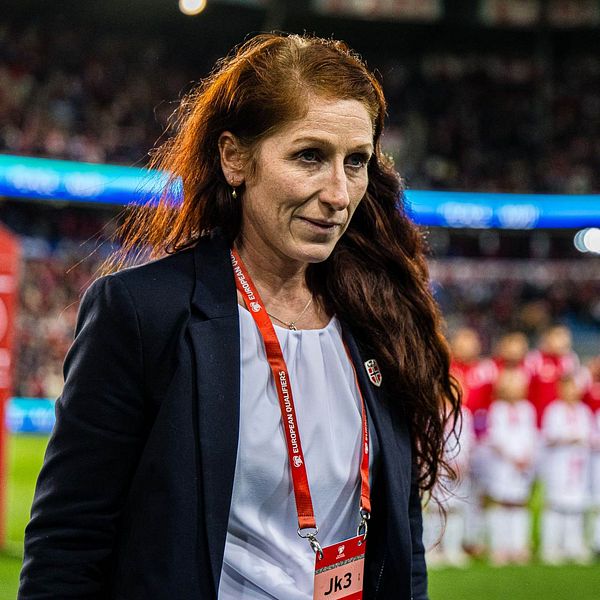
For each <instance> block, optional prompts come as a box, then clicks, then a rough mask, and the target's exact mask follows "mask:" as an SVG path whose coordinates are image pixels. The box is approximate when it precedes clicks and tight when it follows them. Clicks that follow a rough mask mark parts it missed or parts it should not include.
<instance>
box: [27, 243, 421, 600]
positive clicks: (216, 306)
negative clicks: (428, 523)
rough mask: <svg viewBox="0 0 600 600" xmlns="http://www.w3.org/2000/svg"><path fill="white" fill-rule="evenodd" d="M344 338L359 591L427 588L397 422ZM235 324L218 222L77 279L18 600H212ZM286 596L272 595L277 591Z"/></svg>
mask: <svg viewBox="0 0 600 600" xmlns="http://www.w3.org/2000/svg"><path fill="white" fill-rule="evenodd" d="M342 325H343V331H344V337H345V340H346V342H347V344H348V346H349V349H350V353H351V355H352V359H353V361H354V364H355V365H357V373H358V377H359V384H360V386H361V390H362V392H363V395H364V397H365V401H366V403H367V407H368V410H369V415H370V419H371V424H370V425H371V427H374V429H375V434H376V435H377V437H378V440H379V444H380V449H381V450H380V455H379V462H380V464H379V465H378V468H377V471H376V473H375V476H374V481H373V488H372V509H373V512H372V519H371V522H370V525H369V543H368V545H367V557H366V565H365V596H364V597H365V599H367V600H368V599H373V598H379V599H387V598H390V599H400V600H409V599H411V598H413V599H414V600H426V599H427V575H426V569H425V560H424V551H423V544H422V520H421V506H420V500H419V495H418V490H417V487H416V485H415V483H414V467H413V462H412V459H411V444H410V437H409V430H408V426H407V422H406V419H405V418H404V417H403V416H402V412H401V410H398V408H397V406H398V405H399V402H398V399H394V402H393V403H394V404H395V405H396V408H394V409H392V408H391V406H390V404H392V403H391V402H388V396H392V395H393V390H387V389H386V387H385V381H384V382H383V384H382V386H381V388H376V387H375V386H374V385H372V384H371V383H370V382H369V380H368V378H367V376H366V372H365V370H364V369H363V368H362V364H363V361H364V360H367V359H369V358H372V357H371V356H361V350H360V349H359V347H358V346H357V344H356V342H355V340H354V339H353V337H352V335H351V333H350V328H349V327H348V326H347V325H344V324H342ZM239 373H240V334H239V322H238V306H237V298H236V289H235V282H234V277H233V271H232V268H231V263H230V258H229V249H228V247H227V244H226V242H225V241H224V240H223V238H222V237H220V236H219V235H214V236H212V237H206V238H202V239H201V240H200V241H199V242H198V243H197V244H196V245H195V246H194V247H192V248H188V249H185V250H182V251H180V252H177V253H175V254H173V255H170V256H167V257H164V258H161V259H158V260H155V261H153V262H150V263H146V264H144V265H141V266H136V267H131V268H128V269H124V270H122V271H119V272H117V273H114V274H111V275H108V276H105V277H101V278H99V279H97V280H96V281H95V282H94V283H93V284H92V285H91V286H90V287H89V288H88V289H87V291H86V292H85V294H84V296H83V298H82V301H81V304H80V308H79V314H78V319H77V327H76V332H75V340H74V342H73V344H72V346H71V348H70V349H69V352H68V353H67V356H66V358H65V362H64V375H65V385H64V389H63V392H62V394H61V395H60V397H59V398H58V400H57V402H56V417H57V420H56V425H55V427H54V430H53V433H52V436H51V438H50V441H49V444H48V449H47V451H46V456H45V459H44V465H43V467H42V470H41V473H40V476H39V479H38V482H37V487H36V491H35V498H34V502H33V507H32V511H31V521H30V523H29V525H28V526H27V529H26V533H25V557H24V563H23V569H22V573H21V583H20V589H19V595H18V598H19V599H20V600H42V599H44V600H57V599H58V598H60V599H61V600H67V599H71V598H72V599H77V600H84V599H85V600H87V599H96V600H100V599H102V600H107V599H111V600H192V599H193V600H204V599H216V597H217V590H218V587H219V577H220V573H221V565H222V561H223V552H224V548H225V537H226V532H227V522H228V516H229V506H230V501H231V493H232V488H233V478H234V472H235V463H236V454H237V443H238V425H239V423H238V421H239V399H240V376H239ZM283 600H285V599H283Z"/></svg>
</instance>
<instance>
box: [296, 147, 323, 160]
mask: <svg viewBox="0 0 600 600" xmlns="http://www.w3.org/2000/svg"><path fill="white" fill-rule="evenodd" d="M299 156H300V158H301V159H302V160H305V161H307V162H317V160H319V154H318V152H317V151H316V150H303V151H302V152H300V154H299Z"/></svg>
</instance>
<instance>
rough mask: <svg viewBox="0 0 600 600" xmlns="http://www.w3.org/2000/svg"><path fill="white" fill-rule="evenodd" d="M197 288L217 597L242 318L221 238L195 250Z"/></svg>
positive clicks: (197, 345) (201, 417)
mask: <svg viewBox="0 0 600 600" xmlns="http://www.w3.org/2000/svg"><path fill="white" fill-rule="evenodd" d="M194 260H195V267H196V284H195V289H194V295H193V298H192V307H193V309H195V311H196V312H193V313H192V314H193V316H192V320H191V322H190V325H189V331H190V335H191V342H192V347H193V350H194V354H195V365H196V377H197V380H196V389H197V394H198V398H197V402H198V405H197V414H198V432H199V448H200V464H201V467H202V468H201V477H202V485H201V486H200V488H199V489H201V490H202V493H203V502H204V511H203V512H204V516H205V519H206V523H205V527H206V534H207V543H208V552H209V556H210V563H211V571H212V577H213V580H214V586H215V593H217V592H218V586H219V579H220V575H221V568H222V564H223V554H224V550H225V540H226V535H227V525H228V520H229V508H230V503H231V495H232V491H233V480H234V475H235V464H236V457H237V447H238V435H239V413H240V411H239V403H240V340H239V315H238V309H237V296H236V288H235V282H234V279H233V271H232V269H231V262H230V259H229V248H228V247H227V244H226V242H225V240H224V239H222V238H220V237H215V238H209V239H204V238H203V239H201V240H200V241H199V242H198V244H197V246H196V248H195V251H194Z"/></svg>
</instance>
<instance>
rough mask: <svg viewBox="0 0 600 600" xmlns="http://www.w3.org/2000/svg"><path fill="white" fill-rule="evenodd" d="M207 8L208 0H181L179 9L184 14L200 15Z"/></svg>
mask: <svg viewBox="0 0 600 600" xmlns="http://www.w3.org/2000/svg"><path fill="white" fill-rule="evenodd" d="M205 8H206V0H179V10H180V11H181V12H182V13H183V14H184V15H190V16H191V15H199V14H200V13H201V12H202V11H203V10H204V9H205Z"/></svg>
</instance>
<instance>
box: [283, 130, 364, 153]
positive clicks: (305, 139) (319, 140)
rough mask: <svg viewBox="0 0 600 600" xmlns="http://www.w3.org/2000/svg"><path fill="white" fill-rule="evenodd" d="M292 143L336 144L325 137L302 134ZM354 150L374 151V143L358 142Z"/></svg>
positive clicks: (326, 145)
mask: <svg viewBox="0 0 600 600" xmlns="http://www.w3.org/2000/svg"><path fill="white" fill-rule="evenodd" d="M292 144H294V145H295V144H312V145H316V146H324V147H327V148H331V147H333V146H335V144H334V143H333V142H332V141H331V140H328V139H327V138H325V137H318V136H311V135H302V136H299V137H297V138H294V139H293V140H292ZM351 148H352V151H353V152H361V151H364V152H366V153H368V154H372V153H373V144H372V143H371V142H367V143H362V144H361V143H357V144H356V145H355V146H351Z"/></svg>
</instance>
